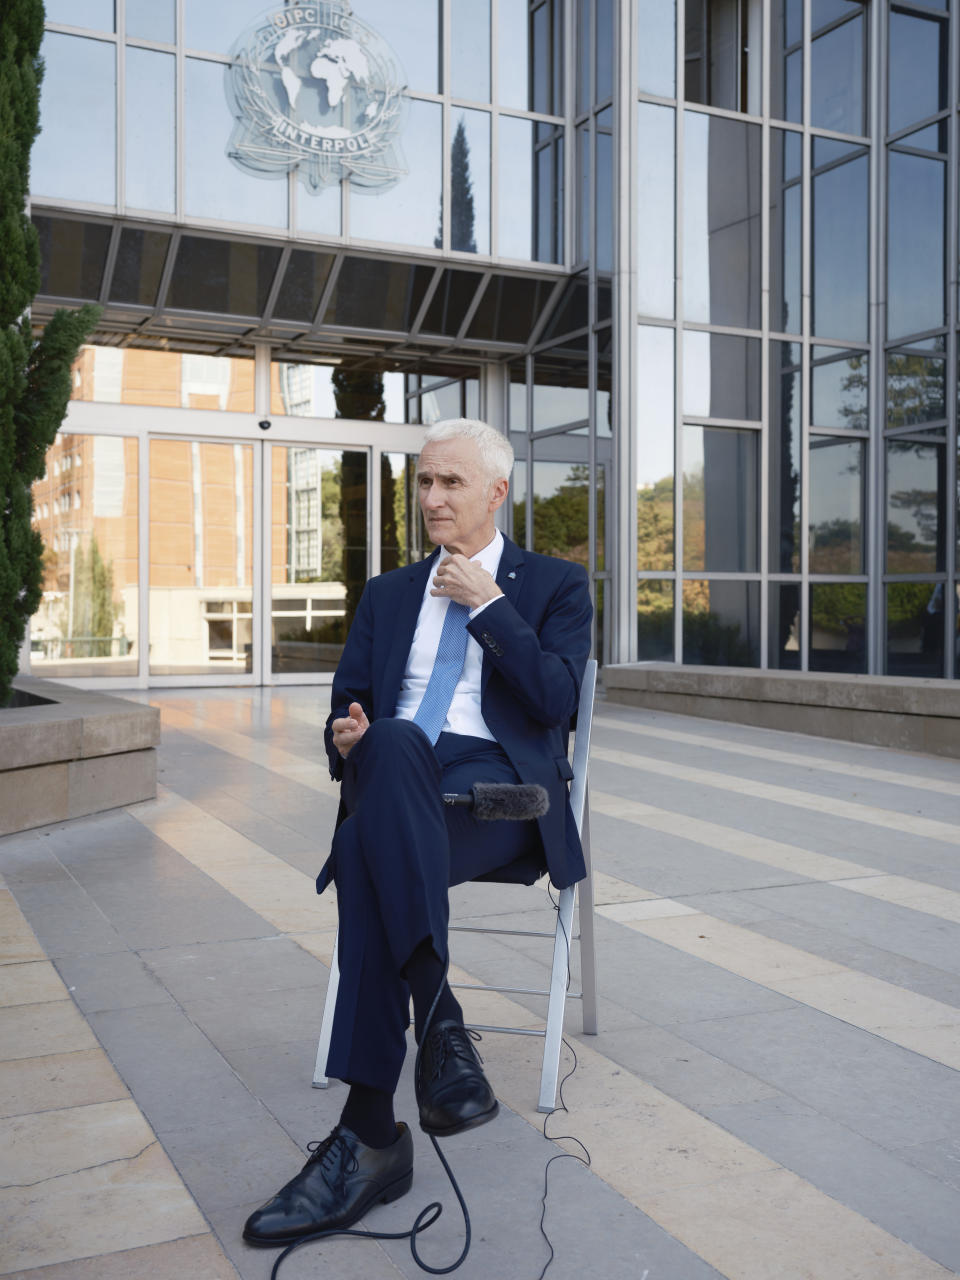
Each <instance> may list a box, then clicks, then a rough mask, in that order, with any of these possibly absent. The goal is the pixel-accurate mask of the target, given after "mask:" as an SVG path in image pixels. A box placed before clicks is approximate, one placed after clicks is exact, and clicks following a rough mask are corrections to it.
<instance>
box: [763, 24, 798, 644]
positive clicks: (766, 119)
mask: <svg viewBox="0 0 960 1280" xmlns="http://www.w3.org/2000/svg"><path fill="white" fill-rule="evenodd" d="M760 22H761V28H762V33H763V35H762V41H763V42H762V44H761V46H760V113H761V117H762V121H763V122H762V124H761V126H760V129H761V133H760V155H761V161H760V330H761V338H760V417H761V431H760V474H759V477H758V481H759V485H760V504H759V513H758V517H759V520H760V530H759V534H760V536H759V538H758V540H757V541H758V544H759V556H760V572H761V579H760V666H761V667H769V665H770V654H769V635H768V633H769V610H770V601H769V586H768V579H767V573H768V571H769V569H770V558H769V557H770V529H769V525H770V254H771V244H770V145H771V136H772V134H771V128H770V39H769V35H768V32H769V30H770V0H763V3H762V6H761V15H760ZM802 181H803V175H802V173H801V183H802ZM802 199H803V194H802V187H801V201H802ZM802 369H803V360H802V357H801V373H800V385H801V387H802V386H803V372H802ZM800 398H801V400H802V399H803V395H802V392H801V397H800Z"/></svg>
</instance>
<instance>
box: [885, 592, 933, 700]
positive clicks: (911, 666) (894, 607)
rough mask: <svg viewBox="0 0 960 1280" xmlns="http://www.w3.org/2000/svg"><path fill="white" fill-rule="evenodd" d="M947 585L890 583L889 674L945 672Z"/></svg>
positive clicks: (928, 674) (888, 625)
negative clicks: (944, 640) (944, 646)
mask: <svg viewBox="0 0 960 1280" xmlns="http://www.w3.org/2000/svg"><path fill="white" fill-rule="evenodd" d="M943 587H944V584H943V583H942V582H891V583H889V584H888V586H887V649H886V655H885V662H884V668H883V669H884V674H885V675H888V676H923V677H934V678H936V677H939V676H942V675H943V639H944V616H943V615H944V608H943V605H944V589H943Z"/></svg>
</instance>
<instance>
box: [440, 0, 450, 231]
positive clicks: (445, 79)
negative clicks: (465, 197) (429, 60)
mask: <svg viewBox="0 0 960 1280" xmlns="http://www.w3.org/2000/svg"><path fill="white" fill-rule="evenodd" d="M450 4H451V0H441V4H440V15H441V16H440V57H441V77H440V92H441V94H442V103H443V105H442V107H441V119H440V138H441V146H442V147H443V155H442V158H441V159H442V163H441V181H440V243H441V249H442V252H443V253H445V254H446V253H449V252H450V229H451V227H450V223H451V208H450V203H451V199H452V196H451V178H450V142H451V138H452V133H453V131H452V127H451V122H450V95H451V88H452V86H451V84H450V57H451V40H450V23H451V18H450Z"/></svg>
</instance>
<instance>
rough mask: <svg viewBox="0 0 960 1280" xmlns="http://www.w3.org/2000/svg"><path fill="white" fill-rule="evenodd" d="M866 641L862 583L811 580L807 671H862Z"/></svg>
mask: <svg viewBox="0 0 960 1280" xmlns="http://www.w3.org/2000/svg"><path fill="white" fill-rule="evenodd" d="M866 641H867V587H866V583H862V582H813V583H811V584H810V670H811V671H849V672H861V673H862V672H864V671H866V669H867V644H866Z"/></svg>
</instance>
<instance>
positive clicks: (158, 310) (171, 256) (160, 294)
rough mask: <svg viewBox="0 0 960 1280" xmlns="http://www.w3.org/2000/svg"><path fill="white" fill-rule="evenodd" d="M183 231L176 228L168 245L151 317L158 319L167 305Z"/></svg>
mask: <svg viewBox="0 0 960 1280" xmlns="http://www.w3.org/2000/svg"><path fill="white" fill-rule="evenodd" d="M182 235H183V232H182V231H181V230H180V229H179V227H178V228H175V229H174V231H173V234H172V235H171V237H170V243H169V245H168V246H167V260H166V262H164V264H163V271H162V272H161V274H160V284H159V285H158V286H157V301H156V305H155V306H154V308H153V311H152V313H151V316H150V319H152V320H156V319H158V318H159V317H160V316H162V315H163V313H164V311H165V310H166V307H167V294H168V293H169V292H170V280H171V278H172V276H173V267H174V263H175V262H176V260H177V254H178V253H179V252H180V239H181V237H182Z"/></svg>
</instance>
